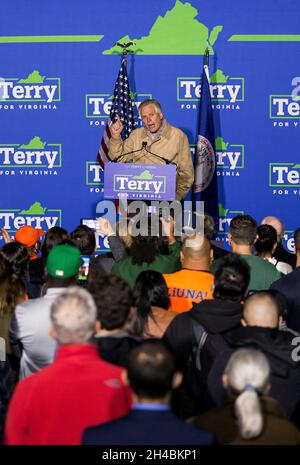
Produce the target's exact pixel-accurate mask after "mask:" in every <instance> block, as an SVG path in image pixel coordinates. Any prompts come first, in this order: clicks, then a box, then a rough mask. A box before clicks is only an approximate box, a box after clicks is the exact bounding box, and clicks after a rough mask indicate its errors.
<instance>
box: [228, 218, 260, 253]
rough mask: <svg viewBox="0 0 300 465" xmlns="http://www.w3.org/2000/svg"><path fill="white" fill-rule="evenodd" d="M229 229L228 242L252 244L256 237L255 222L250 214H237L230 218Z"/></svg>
mask: <svg viewBox="0 0 300 465" xmlns="http://www.w3.org/2000/svg"><path fill="white" fill-rule="evenodd" d="M229 231H230V232H229V234H228V238H229V242H231V241H232V242H234V244H236V245H238V246H239V245H247V246H252V245H253V244H254V242H255V240H256V237H257V224H256V221H255V220H254V218H252V216H250V215H238V216H235V217H234V218H232V220H231V222H230V226H229Z"/></svg>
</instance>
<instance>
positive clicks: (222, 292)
mask: <svg viewBox="0 0 300 465" xmlns="http://www.w3.org/2000/svg"><path fill="white" fill-rule="evenodd" d="M249 281H250V267H249V265H248V263H247V262H246V261H245V260H244V259H243V258H241V257H240V256H239V255H238V254H233V253H232V254H228V255H226V256H225V257H222V258H221V259H220V264H219V266H218V268H217V269H216V271H215V277H214V286H213V287H214V290H213V297H214V298H215V299H220V300H229V301H232V302H241V301H242V300H243V299H244V297H245V295H246V292H247V289H248V286H249Z"/></svg>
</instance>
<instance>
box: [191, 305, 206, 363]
mask: <svg viewBox="0 0 300 465" xmlns="http://www.w3.org/2000/svg"><path fill="white" fill-rule="evenodd" d="M189 315H190V314H189ZM190 316H191V315H190ZM191 318H192V326H193V332H194V336H195V339H196V346H194V348H193V350H195V352H196V353H195V357H196V368H197V370H199V371H201V360H200V354H201V350H202V349H203V346H204V344H205V341H206V339H207V336H208V333H207V331H205V329H204V327H203V326H202V324H201V323H198V321H196V319H195V318H194V317H192V316H191Z"/></svg>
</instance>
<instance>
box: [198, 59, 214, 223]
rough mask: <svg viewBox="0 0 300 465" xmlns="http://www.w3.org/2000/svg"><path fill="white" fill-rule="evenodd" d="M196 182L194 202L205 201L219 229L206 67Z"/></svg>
mask: <svg viewBox="0 0 300 465" xmlns="http://www.w3.org/2000/svg"><path fill="white" fill-rule="evenodd" d="M194 167H195V181H194V189H193V200H194V201H197V200H201V201H204V212H205V213H208V214H209V215H211V216H212V217H213V218H214V220H215V226H216V228H217V229H218V223H219V210H218V183H217V172H216V149H215V131H214V120H213V114H212V106H211V97H210V88H209V72H208V66H207V65H204V67H203V73H202V84H201V97H200V112H199V131H198V139H197V146H196V151H195V159H194Z"/></svg>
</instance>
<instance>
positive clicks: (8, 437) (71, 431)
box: [5, 344, 131, 445]
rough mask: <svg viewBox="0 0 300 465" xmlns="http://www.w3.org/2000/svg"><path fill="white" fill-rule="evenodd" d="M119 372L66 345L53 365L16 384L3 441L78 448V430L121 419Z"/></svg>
mask: <svg viewBox="0 0 300 465" xmlns="http://www.w3.org/2000/svg"><path fill="white" fill-rule="evenodd" d="M121 372H122V370H121V369H120V368H119V367H117V366H114V365H111V364H110V363H107V362H105V361H103V360H101V359H100V358H99V355H98V352H97V349H96V347H95V346H93V345H91V344H83V345H66V346H61V347H60V348H59V350H58V353H57V357H56V360H55V361H54V363H53V364H52V365H49V366H48V367H46V368H44V369H43V370H41V371H40V372H38V373H36V374H34V375H31V376H29V377H28V378H26V379H24V380H23V381H21V382H20V383H19V384H18V385H17V387H16V390H15V393H14V395H13V397H12V400H11V402H10V405H9V408H8V415H7V421H6V428H5V443H6V444H8V445H10V444H20V445H27V444H40V445H43V444H80V442H81V437H82V432H83V430H84V429H85V428H86V427H88V426H92V425H96V424H98V423H105V422H107V421H111V420H113V419H115V418H119V417H121V416H123V415H125V414H126V413H127V412H128V411H129V410H130V407H131V394H130V391H129V389H128V388H127V387H125V386H124V385H123V384H122V382H121V379H120V374H121Z"/></svg>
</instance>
